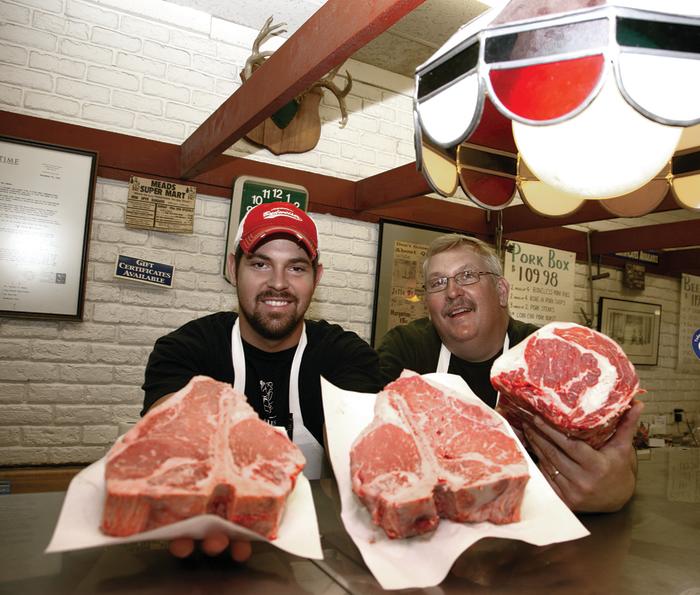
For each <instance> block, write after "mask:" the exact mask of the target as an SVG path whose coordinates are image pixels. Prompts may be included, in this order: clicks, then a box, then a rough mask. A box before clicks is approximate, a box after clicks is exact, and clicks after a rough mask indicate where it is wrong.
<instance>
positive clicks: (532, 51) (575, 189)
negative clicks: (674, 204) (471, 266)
mask: <svg viewBox="0 0 700 595" xmlns="http://www.w3.org/2000/svg"><path fill="white" fill-rule="evenodd" d="M654 4H655V5H659V6H662V8H663V10H664V12H658V11H651V10H646V8H647V7H648V6H650V5H651V2H649V1H648V0H647V1H645V0H626V1H619V2H613V1H606V0H558V1H557V2H554V1H552V0H512V1H511V2H509V3H508V4H507V5H505V7H504V8H503V9H502V10H500V11H498V10H491V11H489V12H487V13H485V14H484V15H481V16H480V17H479V18H477V19H476V20H474V21H472V22H470V23H468V24H467V25H465V26H464V27H462V29H460V30H459V31H458V32H457V33H456V34H455V35H454V36H453V37H452V38H451V39H450V40H448V41H447V43H446V44H445V45H444V46H443V47H442V48H440V49H439V50H438V51H437V52H436V53H435V55H434V56H433V57H431V59H430V60H428V61H427V62H426V63H425V64H423V65H421V66H420V67H418V69H417V70H416V90H415V97H414V114H415V123H416V139H417V141H416V148H417V150H418V151H420V152H422V154H419V155H418V158H417V162H418V164H419V168H421V169H422V171H423V173H424V174H425V175H426V178H427V180H428V182H429V183H430V184H431V186H432V187H433V189H434V190H436V191H437V192H439V193H440V194H442V195H445V196H449V195H451V194H452V193H454V191H455V190H456V187H457V183H459V184H460V185H461V186H462V188H463V189H464V191H465V193H466V194H467V195H468V196H470V198H472V200H474V202H476V203H477V204H479V205H480V206H483V207H485V208H491V209H498V208H503V207H504V206H506V205H507V204H508V203H509V202H510V200H512V194H509V191H508V190H509V189H510V188H511V187H512V188H514V187H515V185H516V184H517V185H518V186H519V188H520V191H521V194H524V196H523V198H524V200H525V202H528V204H531V206H532V207H533V209H534V210H536V211H538V212H543V213H545V214H552V215H555V214H559V215H561V214H566V213H569V212H572V211H573V210H575V209H576V208H579V206H580V202H581V200H584V199H593V200H605V199H611V198H613V197H620V198H619V199H615V200H616V201H617V202H616V203H614V204H613V203H611V205H610V206H611V209H610V210H611V212H613V210H614V209H617V210H620V209H621V210H622V211H623V212H624V211H628V212H637V211H640V210H643V209H641V205H640V208H638V209H636V210H635V209H634V208H631V207H630V203H631V201H632V200H635V198H634V193H635V191H638V190H639V189H641V188H645V187H646V185H647V184H651V183H652V182H654V181H656V182H657V183H656V184H652V186H653V188H652V186H650V187H649V188H647V191H646V192H645V193H644V195H645V200H646V204H647V205H651V204H654V203H655V204H654V206H652V207H650V208H654V207H655V206H656V205H657V204H658V202H655V201H656V198H657V194H658V192H659V188H660V187H661V185H663V184H664V183H665V184H666V186H667V189H668V185H669V184H671V185H672V186H673V189H674V192H675V193H676V197H677V199H678V201H679V203H681V204H682V205H683V206H686V207H688V208H700V202H699V201H698V200H697V199H696V201H695V202H693V201H692V200H690V201H688V200H687V199H685V200H684V199H681V198H679V195H684V196H685V195H687V194H688V192H694V190H692V191H688V190H687V188H686V187H692V188H696V187H697V184H698V181H699V180H700V176H695V174H694V173H693V172H695V171H696V170H693V169H692V168H693V167H695V165H697V164H698V163H697V162H698V159H691V158H686V160H685V161H683V162H682V163H680V162H679V164H678V167H679V168H681V170H682V172H683V173H680V171H679V172H675V171H674V172H673V173H672V174H667V175H665V174H663V173H660V172H664V171H666V172H667V171H668V167H669V163H670V161H671V158H672V157H673V156H674V152H675V151H676V150H677V147H678V143H679V139H680V137H681V133H682V132H683V131H684V129H686V128H687V127H690V126H693V125H696V124H698V123H700V85H699V84H698V81H700V2H696V1H694V0H667V1H666V2H664V3H663V4H662V5H661V4H659V3H658V2H657V3H654ZM504 123H505V125H504ZM494 141H495V144H494ZM463 147H464V148H463ZM435 152H437V153H439V154H440V155H441V156H442V159H441V160H440V164H441V165H440V169H441V172H442V173H441V175H440V176H437V175H436V174H434V173H433V172H432V167H433V161H434V160H433V159H431V158H426V154H427V153H431V154H432V153H435ZM489 153H490V155H492V156H497V157H498V158H495V157H494V158H491V159H490V161H491V162H492V163H495V164H497V167H494V168H492V169H489V168H488V167H486V168H484V167H483V165H484V163H485V160H484V157H485V156H486V157H489ZM516 157H517V160H518V162H519V163H520V164H521V165H520V166H518V171H515V172H514V170H513V168H512V167H510V166H509V165H508V158H510V160H511V162H512V163H515V159H516ZM472 159H474V161H473V160H472ZM450 161H453V162H454V167H455V169H456V174H455V175H453V174H451V173H448V172H447V169H446V168H447V167H448V165H447V164H448V162H450ZM486 161H489V159H486ZM519 170H522V171H523V172H526V173H525V175H523V176H520V173H521V172H520V171H519ZM464 172H466V174H465V173H464ZM475 172H476V173H475ZM514 173H515V175H513V174H514ZM477 174H478V175H477ZM676 175H678V177H675V176H676ZM486 176H492V177H493V178H496V183H494V181H493V180H490V181H489V182H488V183H487V182H486ZM437 177H440V178H441V179H444V178H448V179H449V180H450V183H443V184H440V185H436V184H433V182H432V181H431V179H432V178H437ZM475 184H476V185H478V186H481V188H482V189H485V188H489V187H491V188H496V189H497V191H495V192H493V193H491V194H490V196H491V198H490V200H484V198H483V194H482V196H481V197H480V198H479V197H475V195H474V191H473V190H471V189H470V185H471V186H474V185H475ZM652 190H654V191H655V192H652ZM513 194H514V192H513ZM528 194H529V195H530V198H529V200H528V198H527V196H528ZM652 195H653V196H652ZM557 196H559V197H561V198H559V199H557V198H556V197H557ZM641 196H642V195H641V194H637V200H641V198H640V197H641ZM696 196H697V195H696ZM662 198H663V196H662ZM558 202H561V203H562V204H558ZM642 202H644V201H642ZM535 203H537V205H539V206H538V207H536V206H535ZM625 204H627V207H626V208H625V207H624V205H625ZM620 205H622V206H620ZM689 205H695V206H694V207H693V206H689Z"/></svg>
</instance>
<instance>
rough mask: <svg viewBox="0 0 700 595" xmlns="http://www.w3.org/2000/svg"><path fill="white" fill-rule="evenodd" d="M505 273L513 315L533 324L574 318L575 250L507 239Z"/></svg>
mask: <svg viewBox="0 0 700 595" xmlns="http://www.w3.org/2000/svg"><path fill="white" fill-rule="evenodd" d="M507 250H508V251H507V252H506V256H505V263H504V276H505V278H506V279H507V280H508V282H509V283H510V298H509V303H508V305H509V307H510V313H511V315H512V316H513V317H514V318H517V319H518V320H523V321H525V322H531V323H533V324H539V325H543V324H547V323H548V322H552V321H555V320H557V321H568V322H573V321H574V276H575V271H574V267H575V265H576V253H575V252H566V251H564V250H554V249H553V248H547V247H544V246H535V245H533V244H525V243H522V242H508V245H507Z"/></svg>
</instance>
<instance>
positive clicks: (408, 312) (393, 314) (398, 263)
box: [388, 240, 428, 328]
mask: <svg viewBox="0 0 700 595" xmlns="http://www.w3.org/2000/svg"><path fill="white" fill-rule="evenodd" d="M427 252H428V246H427V244H419V243H416V242H404V241H401V240H397V241H395V242H394V266H393V269H392V271H391V297H390V299H389V320H388V327H389V328H393V327H395V326H397V325H399V324H406V323H408V322H411V321H412V320H416V319H417V318H422V317H423V316H426V315H427V310H426V307H425V302H424V300H423V261H424V260H425V255H426V254H427Z"/></svg>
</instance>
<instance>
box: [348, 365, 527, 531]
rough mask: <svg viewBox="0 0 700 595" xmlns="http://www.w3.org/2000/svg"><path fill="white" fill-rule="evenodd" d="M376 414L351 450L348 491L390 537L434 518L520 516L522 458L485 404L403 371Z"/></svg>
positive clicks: (430, 524)
mask: <svg viewBox="0 0 700 595" xmlns="http://www.w3.org/2000/svg"><path fill="white" fill-rule="evenodd" d="M374 413H375V417H374V420H373V421H372V422H371V423H370V425H369V426H367V427H366V428H365V429H364V430H363V431H362V432H361V433H360V435H359V436H358V437H357V438H356V440H355V442H354V443H353V446H352V449H351V451H350V472H351V476H352V477H351V479H352V489H353V491H354V492H355V494H357V496H358V497H359V498H360V500H361V501H362V502H363V503H364V505H365V506H366V507H367V509H368V510H369V512H370V514H371V516H372V521H373V522H374V523H375V524H376V525H379V526H380V527H382V528H383V529H384V531H385V532H386V534H387V535H388V536H389V537H390V538H392V539H394V538H401V537H410V536H412V535H418V534H421V533H427V532H429V531H432V530H434V529H435V528H436V527H437V525H438V523H439V521H440V517H442V518H447V519H450V520H453V521H458V522H468V521H470V522H477V521H490V522H493V523H511V522H515V521H518V520H520V505H521V503H522V499H523V492H524V490H525V484H526V483H527V481H528V478H529V475H528V469H527V462H526V461H525V457H524V456H523V454H522V452H521V451H520V449H519V448H518V446H517V444H516V441H515V439H514V438H512V437H511V435H509V434H508V432H507V430H506V428H505V423H504V422H503V420H502V419H501V418H500V417H499V416H498V415H497V414H496V413H495V412H494V411H492V410H491V409H489V408H488V407H487V406H486V405H484V404H476V403H475V402H472V401H468V400H467V399H465V398H464V397H461V396H460V395H458V394H456V393H454V392H452V391H451V390H450V389H447V388H444V389H440V388H438V387H437V385H433V384H430V383H428V382H427V381H426V380H424V379H423V378H422V377H421V376H419V375H417V374H415V373H414V372H408V371H404V373H403V374H402V375H401V378H399V379H398V380H396V381H394V382H392V383H390V384H388V385H387V386H386V387H385V389H384V391H382V392H380V393H379V394H378V395H377V401H376V405H375V411H374Z"/></svg>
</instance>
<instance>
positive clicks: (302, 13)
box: [168, 0, 503, 77]
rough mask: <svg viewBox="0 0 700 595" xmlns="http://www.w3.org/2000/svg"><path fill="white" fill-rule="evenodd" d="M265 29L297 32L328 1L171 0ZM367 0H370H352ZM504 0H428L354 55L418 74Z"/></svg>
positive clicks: (228, 19) (232, 20) (382, 66)
mask: <svg viewBox="0 0 700 595" xmlns="http://www.w3.org/2000/svg"><path fill="white" fill-rule="evenodd" d="M168 1H169V2H173V3H174V4H179V5H181V6H188V7H190V8H196V9H198V10H201V11H203V12H206V13H207V14H210V15H213V16H216V17H219V18H221V19H224V20H227V21H231V22H234V23H237V24H239V25H245V26H246V27H250V28H252V29H255V30H260V28H261V27H262V26H263V23H264V22H265V19H267V18H268V17H270V16H272V17H274V22H275V23H280V22H285V23H287V26H286V27H285V28H286V29H287V33H286V34H285V37H288V36H290V35H292V34H293V33H294V32H295V31H296V30H297V29H298V28H299V27H300V26H301V25H302V24H303V23H304V22H305V21H307V20H308V19H309V17H310V16H311V15H312V14H313V13H315V12H316V11H317V10H318V9H319V8H320V7H321V6H322V5H323V4H325V2H326V0H168ZM347 1H348V2H352V1H355V2H358V1H360V2H363V1H365V0H347ZM502 1H503V0H483V1H482V2H479V1H478V0H426V1H425V2H424V3H423V4H421V5H420V6H419V7H418V8H416V9H415V10H413V11H412V12H410V13H409V14H408V15H406V16H405V17H404V18H403V19H401V20H400V21H399V22H398V23H396V24H395V25H394V26H393V27H391V28H390V29H388V30H387V31H386V32H385V33H383V34H382V35H380V36H379V37H377V38H376V39H374V40H373V41H371V42H370V43H368V44H367V45H366V46H365V47H363V48H361V49H360V50H359V51H357V52H356V53H355V54H354V55H353V56H352V57H353V59H354V60H358V61H359V62H365V63H367V64H371V65H372V66H377V67H379V68H382V69H383V70H388V71H390V72H396V73H399V74H403V75H405V76H408V77H413V73H414V71H415V69H416V66H418V65H419V64H421V63H423V62H424V61H425V60H427V59H428V58H429V57H430V56H432V55H433V54H434V53H435V50H437V49H438V48H439V47H440V46H441V45H442V44H443V43H444V42H445V41H447V39H448V38H449V37H450V35H452V34H453V33H454V32H455V31H457V29H459V27H460V26H461V25H463V24H464V23H466V22H468V21H470V20H471V19H473V18H474V17H476V16H477V15H479V14H480V13H482V12H483V11H485V10H487V9H488V8H489V6H491V5H494V4H496V3H498V2H502Z"/></svg>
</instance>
